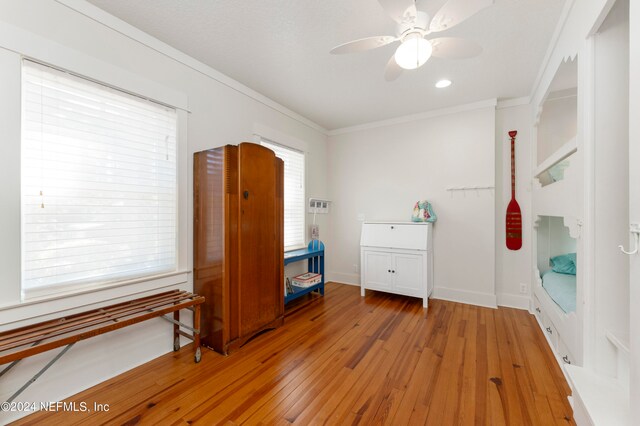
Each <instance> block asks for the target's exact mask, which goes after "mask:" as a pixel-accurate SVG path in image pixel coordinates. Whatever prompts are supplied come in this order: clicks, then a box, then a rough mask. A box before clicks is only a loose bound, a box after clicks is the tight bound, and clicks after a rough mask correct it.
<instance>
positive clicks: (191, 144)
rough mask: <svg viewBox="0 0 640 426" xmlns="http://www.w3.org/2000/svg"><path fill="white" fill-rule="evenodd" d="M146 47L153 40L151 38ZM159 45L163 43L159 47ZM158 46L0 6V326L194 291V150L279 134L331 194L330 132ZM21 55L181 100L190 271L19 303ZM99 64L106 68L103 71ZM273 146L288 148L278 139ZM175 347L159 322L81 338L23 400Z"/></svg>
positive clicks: (10, 380)
mask: <svg viewBox="0 0 640 426" xmlns="http://www.w3.org/2000/svg"><path fill="white" fill-rule="evenodd" d="M116 21H117V20H116ZM121 24H122V27H121V30H122V29H125V30H127V29H128V26H127V25H126V24H123V23H121ZM152 41H153V42H154V43H158V42H157V40H152ZM158 45H161V43H158V44H157V45H156V48H157V46H158ZM156 48H154V49H152V48H149V47H148V46H145V45H144V44H142V43H140V42H138V41H135V40H133V39H132V38H130V37H128V36H127V35H124V34H122V33H120V32H118V31H114V30H113V29H111V28H109V27H107V26H106V25H103V24H101V23H99V22H96V21H95V20H93V19H91V18H89V17H86V16H83V15H82V14H80V13H78V12H76V11H74V10H72V9H70V8H68V7H66V6H63V5H61V4H60V3H57V2H55V1H53V0H41V1H36V0H30V1H20V2H15V1H10V0H3V1H0V85H1V89H2V91H1V93H2V96H1V97H0V111H1V112H2V114H0V116H1V118H0V120H2V121H1V124H2V131H3V138H2V141H0V144H1V146H2V153H3V155H2V156H1V157H2V159H1V160H0V162H1V163H0V166H2V167H0V174H1V175H2V178H3V179H2V182H1V183H0V185H1V186H0V188H1V193H2V197H3V204H2V209H1V210H0V225H1V228H2V238H0V262H1V263H0V327H2V326H4V328H7V327H15V326H19V325H21V324H22V323H24V322H28V321H29V318H33V317H34V316H37V315H42V316H39V317H37V319H38V320H41V319H44V318H46V317H51V316H60V315H61V314H62V312H61V311H63V310H65V309H68V308H71V307H74V308H81V309H87V308H89V307H92V306H93V304H95V303H97V302H100V301H101V302H108V303H113V301H114V300H115V299H117V298H119V297H123V296H126V295H131V294H133V293H139V292H144V291H148V290H149V289H150V288H153V287H157V286H163V287H164V288H166V289H171V288H184V289H187V290H191V289H192V281H191V275H190V274H189V273H188V271H189V270H190V269H191V265H192V260H191V259H192V257H191V255H192V253H191V247H192V238H191V232H192V231H191V228H192V226H191V221H192V219H191V218H192V187H191V181H192V154H193V152H196V151H199V150H203V149H208V148H212V147H216V146H220V145H224V144H237V143H239V142H241V141H251V140H254V139H253V138H254V136H253V135H254V133H255V132H256V131H257V129H261V131H265V132H271V134H270V135H265V136H268V137H272V138H273V136H274V135H280V138H281V139H288V140H290V141H298V142H300V141H302V142H303V143H304V144H306V147H307V148H306V151H307V194H308V195H314V196H318V197H324V196H326V195H327V186H326V170H327V155H326V136H325V134H324V133H323V132H321V131H319V130H318V129H317V126H314V125H313V124H312V123H309V122H308V121H307V120H304V119H301V118H300V117H296V115H295V113H291V112H288V111H286V110H285V109H284V108H279V107H278V106H277V105H276V106H274V103H273V102H272V101H269V100H267V99H264V98H261V97H260V96H259V95H257V94H255V93H251V91H250V90H244V89H243V88H240V89H238V87H239V86H240V85H239V84H235V85H234V84H229V79H228V78H227V79H226V80H225V79H221V78H214V77H216V74H215V71H211V73H208V72H203V70H205V71H206V70H207V67H205V66H203V65H202V64H199V66H198V67H194V66H193V62H191V66H187V65H185V64H184V63H181V62H179V61H177V60H175V59H172V58H171V57H169V56H167V55H166V54H163V53H160V52H159V51H158V50H157V49H156ZM169 50H170V49H169ZM21 54H26V55H28V56H32V57H35V58H36V59H40V60H44V61H46V62H50V63H54V64H55V65H58V66H61V67H64V68H70V67H73V66H74V64H75V65H77V66H78V67H80V68H82V69H85V68H86V69H94V71H95V72H96V73H98V74H100V73H103V74H104V73H105V70H112V71H113V72H108V73H107V74H108V75H107V78H113V79H114V80H123V81H124V80H126V82H127V84H132V87H128V88H129V89H132V90H134V91H135V89H136V87H137V88H139V89H140V90H144V91H149V90H150V91H151V92H153V91H154V90H156V89H158V90H159V91H160V92H161V91H162V90H163V89H166V90H165V92H166V93H169V94H170V95H176V96H174V97H175V98H176V99H185V100H187V102H188V105H187V107H188V109H189V110H190V111H191V113H190V114H186V113H183V115H184V117H183V121H182V128H181V129H180V136H181V137H180V140H179V144H180V148H179V149H180V150H181V151H180V152H182V154H181V155H182V158H181V159H180V170H179V175H180V208H179V221H180V224H179V226H180V231H181V232H180V255H179V256H180V267H181V269H184V270H186V271H187V273H184V274H180V275H178V276H176V277H168V278H165V279H163V280H160V281H157V282H152V283H149V282H143V283H140V284H136V285H131V286H125V287H118V288H115V289H110V290H109V291H102V292H93V293H88V294H84V295H81V296H77V297H74V298H62V299H58V300H54V301H48V302H43V303H36V304H30V305H24V304H20V300H19V297H20V296H19V293H20V278H19V276H20V262H19V247H20V233H19V225H20V215H19V190H20V184H19V178H20V175H19V144H20V137H19V132H20V120H19V111H20V55H21ZM96 64H104V67H99V66H96ZM194 68H198V70H196V69H194ZM76 71H77V70H76ZM208 74H211V75H208ZM212 75H213V77H212ZM125 77H127V78H125ZM223 77H224V76H223ZM218 80H221V81H225V83H224V84H223V83H220V82H219V81H218ZM138 83H139V84H138ZM246 93H249V94H250V95H251V96H249V95H247V94H246ZM256 99H257V100H256ZM265 129H266V130H265ZM276 140H277V139H276ZM278 142H280V143H284V144H286V143H287V141H284V140H278ZM320 220H321V222H320V223H321V226H323V229H325V230H326V218H320ZM47 314H50V315H47ZM22 320H24V321H22ZM31 321H33V319H31ZM171 348H172V344H171V327H170V326H168V324H166V323H165V322H163V321H162V320H160V319H157V320H153V321H147V322H145V323H142V324H139V325H136V326H133V327H129V328H125V329H123V330H120V331H117V332H114V333H110V334H107V335H103V336H99V337H97V338H94V339H90V340H87V341H83V342H80V343H78V344H77V345H76V346H75V347H73V348H72V349H71V350H70V351H69V352H68V353H67V354H66V355H65V356H64V357H63V358H62V359H61V360H60V361H59V363H58V364H56V365H55V366H54V367H53V368H52V369H51V370H50V371H48V372H47V373H45V374H44V375H43V376H42V377H41V378H40V379H39V380H38V381H37V382H36V384H34V385H33V386H31V388H29V389H28V390H27V391H26V392H24V393H23V394H22V396H21V397H20V400H22V401H51V400H59V399H62V398H65V397H67V396H70V395H72V394H74V393H76V392H78V391H80V390H82V389H85V388H87V387H89V386H92V385H94V384H96V383H99V382H101V381H104V380H106V379H108V378H110V377H112V376H114V375H115V374H118V373H120V372H123V371H126V370H128V369H130V368H133V367H134V366H136V365H139V364H142V363H144V362H146V361H148V360H150V359H153V358H155V357H157V356H159V355H161V354H163V353H166V352H169V351H170V350H171ZM52 355H53V353H47V354H43V355H39V356H36V357H32V358H29V359H26V360H25V361H24V362H23V363H21V364H19V365H18V366H17V367H16V368H14V369H13V370H12V371H11V372H10V373H8V374H7V375H6V376H5V377H3V378H2V387H1V388H0V400H2V401H4V400H6V398H8V397H9V395H11V394H12V393H13V392H14V391H15V390H17V388H18V387H20V386H21V385H22V384H23V383H24V382H25V381H26V380H27V379H28V378H30V377H31V376H32V375H33V374H34V373H35V371H37V369H39V368H40V367H41V366H42V365H44V363H46V361H47V360H49V359H50V358H51V357H52ZM205 356H206V354H205ZM19 415H20V413H12V414H10V415H7V414H6V413H0V423H4V422H6V421H8V420H10V419H14V418H16V417H17V416H19Z"/></svg>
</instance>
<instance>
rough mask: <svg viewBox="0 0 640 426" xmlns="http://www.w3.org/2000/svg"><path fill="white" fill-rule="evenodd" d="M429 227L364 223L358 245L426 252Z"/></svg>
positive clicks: (408, 224)
mask: <svg viewBox="0 0 640 426" xmlns="http://www.w3.org/2000/svg"><path fill="white" fill-rule="evenodd" d="M429 229H430V225H428V224H410V223H401V224H398V223H364V224H363V225H362V237H361V239H360V245H361V246H364V247H385V248H396V249H407V250H427V248H428V246H427V241H428V235H429Z"/></svg>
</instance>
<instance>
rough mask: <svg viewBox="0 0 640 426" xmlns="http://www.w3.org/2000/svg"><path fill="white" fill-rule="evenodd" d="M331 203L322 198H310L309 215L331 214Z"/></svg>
mask: <svg viewBox="0 0 640 426" xmlns="http://www.w3.org/2000/svg"><path fill="white" fill-rule="evenodd" d="M330 203H331V201H329V200H323V199H320V198H309V204H308V207H309V208H308V211H309V213H329V204H330Z"/></svg>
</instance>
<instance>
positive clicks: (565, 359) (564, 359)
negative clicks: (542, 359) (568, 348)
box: [562, 355, 571, 364]
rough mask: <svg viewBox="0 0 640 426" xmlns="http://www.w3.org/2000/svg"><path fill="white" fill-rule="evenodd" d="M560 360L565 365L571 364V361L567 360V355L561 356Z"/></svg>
mask: <svg viewBox="0 0 640 426" xmlns="http://www.w3.org/2000/svg"><path fill="white" fill-rule="evenodd" d="M562 360H563V361H564V362H565V363H567V364H571V361H570V360H569V356H568V355H565V356H563V357H562Z"/></svg>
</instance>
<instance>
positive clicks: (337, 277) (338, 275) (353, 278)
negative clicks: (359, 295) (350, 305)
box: [324, 272, 360, 287]
mask: <svg viewBox="0 0 640 426" xmlns="http://www.w3.org/2000/svg"><path fill="white" fill-rule="evenodd" d="M325 275H326V276H325V280H324V281H325V282H328V281H333V282H335V283H340V284H349V285H357V286H358V287H360V275H359V274H345V273H343V272H326V273H325Z"/></svg>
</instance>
